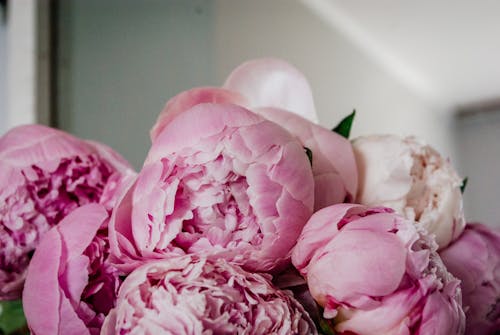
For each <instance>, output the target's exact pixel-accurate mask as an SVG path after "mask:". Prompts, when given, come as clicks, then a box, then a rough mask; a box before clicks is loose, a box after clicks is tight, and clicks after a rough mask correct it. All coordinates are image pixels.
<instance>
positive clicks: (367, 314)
mask: <svg viewBox="0 0 500 335" xmlns="http://www.w3.org/2000/svg"><path fill="white" fill-rule="evenodd" d="M436 249H437V246H436V244H435V242H434V241H433V240H432V239H431V238H430V237H428V236H427V235H426V233H425V231H424V230H419V229H418V227H417V226H416V225H415V224H414V223H413V222H411V221H409V220H407V219H405V218H403V217H402V216H399V215H397V214H395V213H394V212H393V210H391V209H388V208H382V207H379V208H369V207H366V206H362V205H353V204H339V205H334V206H330V207H327V208H324V209H322V210H320V211H318V212H316V213H315V214H314V215H313V216H312V217H311V219H310V220H309V222H308V223H307V225H306V226H305V227H304V230H303V232H302V234H301V236H300V238H299V240H298V242H297V246H296V247H295V249H294V251H293V255H292V262H293V264H294V265H295V267H296V268H297V269H298V270H299V271H300V272H301V273H302V275H303V276H304V277H305V278H306V281H307V284H308V287H309V291H310V293H311V295H312V297H313V298H314V299H315V300H316V302H317V303H318V304H319V305H320V306H322V307H323V308H324V312H323V316H324V318H325V319H332V321H331V327H332V328H333V329H334V330H335V331H336V332H339V333H341V334H342V333H345V334H351V333H354V334H363V335H371V334H373V335H375V334H387V335H397V334H412V335H417V334H435V335H438V334H439V335H448V334H463V331H464V327H465V316H464V313H463V310H462V307H461V292H460V288H459V283H460V282H459V281H458V280H457V279H455V278H454V277H453V276H452V275H451V274H450V273H448V271H447V270H446V268H445V267H444V265H443V264H442V262H441V259H440V258H439V256H438V254H437V251H436ZM382 316H383V317H382Z"/></svg>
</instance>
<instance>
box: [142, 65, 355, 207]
mask: <svg viewBox="0 0 500 335" xmlns="http://www.w3.org/2000/svg"><path fill="white" fill-rule="evenodd" d="M201 103H216V104H235V105H239V106H242V107H245V108H247V109H249V110H251V111H252V112H254V113H257V114H259V115H261V116H263V117H264V118H266V119H268V120H271V121H273V122H275V123H277V124H278V125H280V126H281V127H283V128H285V129H286V130H287V131H288V132H290V133H291V134H292V135H294V136H295V137H296V138H297V140H298V141H300V142H301V143H302V145H303V146H304V147H306V148H307V149H309V150H311V152H312V157H313V158H312V172H313V176H314V187H315V191H314V197H315V200H314V202H315V203H314V210H318V209H321V208H323V207H326V206H329V205H332V204H336V203H341V202H352V201H354V199H355V197H356V192H357V187H358V180H357V179H358V174H357V167H356V161H355V158H354V153H353V150H352V145H351V143H350V142H349V141H348V140H347V139H345V138H344V137H342V136H340V135H338V134H337V133H335V132H332V131H331V130H330V129H327V128H324V127H322V126H320V125H318V124H317V121H318V117H317V115H316V110H315V107H314V101H313V96H312V93H311V88H310V86H309V83H308V82H307V79H306V78H305V77H304V75H303V74H302V73H300V72H299V71H298V70H297V69H296V68H294V67H293V66H291V65H290V64H288V63H286V62H284V61H282V60H279V59H273V58H264V59H256V60H252V61H248V62H246V63H243V64H241V65H240V66H239V67H237V68H236V69H235V70H234V71H233V72H232V73H231V74H230V75H229V76H228V78H227V80H226V82H225V83H224V85H223V87H222V88H219V87H202V88H195V89H191V90H188V91H185V92H182V93H180V94H179V95H177V96H175V97H174V98H172V99H171V100H170V101H169V102H168V103H167V104H166V106H165V108H164V109H163V111H162V112H161V113H160V115H159V117H158V120H157V122H156V124H155V125H154V127H153V128H152V130H151V140H152V141H153V142H154V141H155V139H156V138H157V137H158V136H159V134H160V133H161V131H162V130H163V129H164V128H165V126H166V125H167V124H168V123H170V122H171V121H172V120H173V119H174V118H175V117H176V116H177V115H179V114H181V113H183V112H184V111H186V110H188V109H190V108H191V107H194V106H195V105H197V104H201Z"/></svg>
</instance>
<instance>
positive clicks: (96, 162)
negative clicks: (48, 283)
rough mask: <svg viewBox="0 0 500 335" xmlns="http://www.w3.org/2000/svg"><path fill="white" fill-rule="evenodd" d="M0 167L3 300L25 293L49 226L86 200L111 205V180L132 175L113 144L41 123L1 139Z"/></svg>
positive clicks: (0, 290)
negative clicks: (31, 263)
mask: <svg viewBox="0 0 500 335" xmlns="http://www.w3.org/2000/svg"><path fill="white" fill-rule="evenodd" d="M0 171H2V173H1V174H0V203H2V204H3V205H2V206H0V300H3V299H16V298H19V297H20V295H21V290H22V285H23V283H24V278H25V275H26V268H27V266H28V264H29V260H30V257H31V255H32V253H33V251H34V250H35V248H36V246H37V245H38V243H39V241H40V239H41V238H42V236H43V234H44V233H45V232H46V231H48V230H49V229H50V228H51V227H53V226H54V225H56V224H57V223H58V222H59V221H61V220H62V219H63V218H64V217H65V216H66V215H68V214H69V213H71V212H72V211H73V210H75V209H76V208H78V207H80V206H82V205H85V204H89V203H98V202H100V201H101V200H105V203H106V205H107V206H108V208H111V207H112V206H113V201H114V195H113V194H114V191H113V189H114V187H112V186H111V184H113V185H115V184H120V183H121V177H122V176H123V175H130V176H132V175H133V171H132V169H131V168H130V166H129V165H128V163H126V162H125V160H124V159H123V158H122V157H120V156H119V155H118V154H117V153H115V152H114V151H113V150H112V149H111V148H109V147H107V146H105V145H102V144H100V143H97V142H91V141H84V140H81V139H78V138H76V137H73V136H71V135H69V134H67V133H65V132H62V131H59V130H56V129H52V128H48V127H45V126H41V125H27V126H20V127H17V128H14V129H12V130H10V131H9V132H7V133H6V134H5V135H4V136H2V137H1V138H0ZM108 181H113V183H111V184H108ZM103 195H104V196H105V197H104V198H102V197H103Z"/></svg>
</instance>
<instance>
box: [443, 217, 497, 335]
mask: <svg viewBox="0 0 500 335" xmlns="http://www.w3.org/2000/svg"><path fill="white" fill-rule="evenodd" d="M439 254H440V256H441V258H442V259H443V262H444V264H445V265H446V267H447V269H448V270H449V271H450V272H451V273H452V274H453V275H454V276H456V277H457V278H459V279H460V280H461V281H462V283H461V284H462V285H461V286H462V297H463V306H464V310H465V316H466V318H467V322H466V331H465V333H466V334H467V335H494V334H498V330H499V329H500V231H499V230H498V229H494V228H491V227H488V226H487V225H484V224H480V223H468V224H467V225H466V226H465V230H464V232H463V233H462V235H461V236H460V237H459V238H458V239H457V240H456V241H455V242H454V243H453V244H451V245H450V246H449V247H447V248H446V249H444V250H442V251H440V252H439Z"/></svg>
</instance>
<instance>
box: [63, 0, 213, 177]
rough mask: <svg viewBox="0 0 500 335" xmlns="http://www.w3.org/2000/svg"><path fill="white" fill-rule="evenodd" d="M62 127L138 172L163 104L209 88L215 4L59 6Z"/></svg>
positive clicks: (95, 1) (120, 0) (85, 0)
mask: <svg viewBox="0 0 500 335" xmlns="http://www.w3.org/2000/svg"><path fill="white" fill-rule="evenodd" d="M59 3H60V4H61V9H60V22H59V27H60V54H59V63H58V66H59V78H58V79H59V87H58V89H59V92H58V98H59V101H58V107H59V108H58V117H57V118H58V123H59V124H58V125H59V126H60V127H61V128H62V129H65V130H67V131H69V132H71V133H74V134H76V135H77V136H80V137H83V138H90V139H94V140H98V141H102V142H104V143H107V144H108V145H110V146H112V147H113V148H115V149H116V150H118V151H119V152H121V153H122V154H123V155H124V156H125V157H126V158H127V159H128V160H130V161H131V162H132V163H133V164H134V165H135V166H136V167H137V168H139V167H140V166H141V165H142V162H143V160H144V157H145V156H146V153H147V150H148V149H149V144H150V141H149V129H150V128H151V126H152V125H153V123H154V122H155V120H156V117H157V116H158V114H159V113H160V111H161V110H162V108H163V106H164V104H165V102H166V101H167V100H168V99H169V98H170V97H172V96H174V95H175V94H177V93H179V92H180V91H183V90H186V89H188V88H191V87H193V86H200V85H207V84H211V83H213V82H212V78H213V75H212V67H213V66H212V64H213V56H212V28H211V26H212V18H211V15H212V14H211V9H212V7H211V1H204V0H189V1H187V0H169V1H163V0H146V1H136V0H106V1H101V0H67V1H60V2H59Z"/></svg>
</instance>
